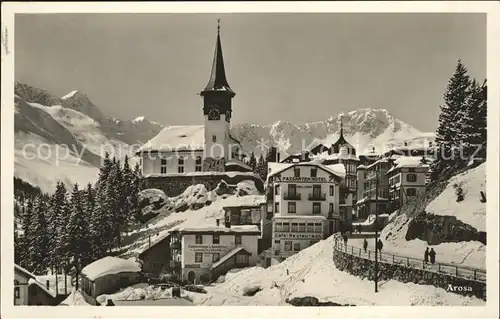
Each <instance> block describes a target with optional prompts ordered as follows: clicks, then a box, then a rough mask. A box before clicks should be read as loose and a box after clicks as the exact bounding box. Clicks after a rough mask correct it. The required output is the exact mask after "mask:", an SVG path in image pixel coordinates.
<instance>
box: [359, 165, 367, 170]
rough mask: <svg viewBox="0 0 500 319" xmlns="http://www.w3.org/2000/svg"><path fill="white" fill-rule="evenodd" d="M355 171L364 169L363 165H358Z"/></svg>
mask: <svg viewBox="0 0 500 319" xmlns="http://www.w3.org/2000/svg"><path fill="white" fill-rule="evenodd" d="M357 169H366V166H365V165H359V166H358V167H357Z"/></svg>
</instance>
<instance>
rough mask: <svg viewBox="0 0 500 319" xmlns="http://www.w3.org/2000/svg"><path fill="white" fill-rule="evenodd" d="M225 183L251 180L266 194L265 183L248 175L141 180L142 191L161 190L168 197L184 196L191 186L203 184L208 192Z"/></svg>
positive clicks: (170, 176) (217, 174)
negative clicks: (149, 189)
mask: <svg viewBox="0 0 500 319" xmlns="http://www.w3.org/2000/svg"><path fill="white" fill-rule="evenodd" d="M221 180H222V181H225V182H226V183H227V184H229V185H236V184H238V183H239V182H242V181H245V180H251V181H253V182H254V183H255V187H256V188H257V190H258V191H259V192H264V183H263V182H262V180H261V179H260V177H258V176H256V175H255V176H254V175H248V174H237V173H234V174H231V175H229V174H227V173H224V172H221V173H220V174H219V173H214V172H209V174H207V175H202V174H197V175H192V176H190V175H167V176H145V177H144V178H143V179H142V180H141V190H142V189H148V188H156V189H161V190H162V191H163V192H165V194H166V195H167V196H168V197H174V196H177V195H180V194H182V192H184V191H185V190H186V188H188V187H189V186H191V185H196V184H203V185H205V187H206V188H207V189H208V190H213V189H215V188H216V187H217V185H218V184H219V183H220V181H221Z"/></svg>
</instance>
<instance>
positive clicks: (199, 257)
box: [194, 253, 203, 263]
mask: <svg viewBox="0 0 500 319" xmlns="http://www.w3.org/2000/svg"><path fill="white" fill-rule="evenodd" d="M194 262H195V263H201V262H203V253H194Z"/></svg>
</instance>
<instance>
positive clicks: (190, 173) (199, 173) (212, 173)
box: [144, 171, 257, 178]
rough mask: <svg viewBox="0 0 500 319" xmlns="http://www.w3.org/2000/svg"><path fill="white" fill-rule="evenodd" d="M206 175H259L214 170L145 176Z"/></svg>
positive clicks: (147, 175)
mask: <svg viewBox="0 0 500 319" xmlns="http://www.w3.org/2000/svg"><path fill="white" fill-rule="evenodd" d="M206 175H227V176H228V177H230V178H234V177H236V176H239V175H245V176H254V177H257V174H255V173H254V172H214V171H209V172H208V171H206V172H189V173H167V174H160V173H153V174H146V175H144V177H145V178H146V177H169V176H206Z"/></svg>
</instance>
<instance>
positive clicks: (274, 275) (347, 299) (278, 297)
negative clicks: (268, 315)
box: [195, 237, 486, 306]
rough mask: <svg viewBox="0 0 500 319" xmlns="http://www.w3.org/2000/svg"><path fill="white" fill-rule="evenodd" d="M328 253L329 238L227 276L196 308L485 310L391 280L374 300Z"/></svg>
mask: <svg viewBox="0 0 500 319" xmlns="http://www.w3.org/2000/svg"><path fill="white" fill-rule="evenodd" d="M332 247H333V237H330V238H328V239H326V240H322V241H320V242H318V243H316V244H315V245H312V246H311V247H309V248H307V249H304V250H302V251H301V252H299V253H297V254H295V255H293V256H291V257H289V258H287V259H286V260H285V261H283V262H282V263H280V264H278V265H274V266H272V267H269V268H267V269H264V268H261V267H252V268H248V269H245V270H242V271H239V272H237V273H230V275H229V274H228V276H226V280H225V282H224V283H221V284H217V285H215V286H214V287H208V288H207V291H208V294H207V295H206V296H204V298H203V299H202V300H200V301H198V302H196V301H195V302H196V303H198V304H199V305H202V306H219V305H237V306H241V305H255V306H277V305H285V304H286V303H285V299H287V298H294V297H306V296H312V297H316V298H318V299H319V300H320V301H332V302H336V303H341V304H355V305H358V306H364V305H366V306H372V305H386V306H389V305H390V306H408V305H412V306H418V305H427V306H431V305H432V306H435V305H441V306H446V305H448V306H451V305H455V306H458V305H460V306H466V305H467V306H468V305H485V304H486V303H485V302H484V301H482V300H481V299H478V298H475V297H464V296H460V295H457V294H453V293H448V292H446V291H445V290H444V289H441V288H437V287H434V286H427V285H417V284H410V283H406V284H405V283H402V282H398V281H393V280H389V281H386V282H384V283H383V284H381V285H380V290H379V292H378V293H377V294H374V293H373V282H372V281H368V280H363V279H361V278H359V277H356V276H352V275H350V274H348V273H346V272H342V271H340V270H337V269H336V268H335V265H334V263H333V260H332V249H333V248H332ZM287 270H288V272H289V274H288V275H287ZM325 283H327V284H325ZM254 287H260V288H261V291H259V292H257V293H256V294H255V295H254V296H243V292H244V291H245V289H248V288H254Z"/></svg>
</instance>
